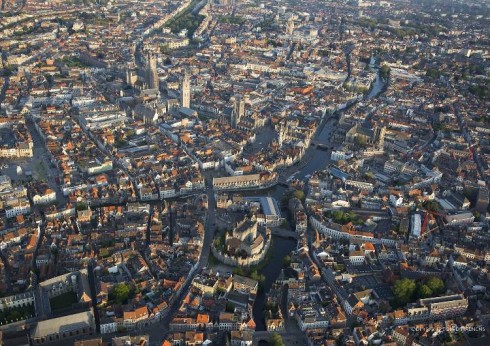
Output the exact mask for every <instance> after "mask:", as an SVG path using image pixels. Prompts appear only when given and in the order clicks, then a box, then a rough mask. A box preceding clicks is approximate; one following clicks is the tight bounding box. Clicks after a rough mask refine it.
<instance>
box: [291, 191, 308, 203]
mask: <svg viewBox="0 0 490 346" xmlns="http://www.w3.org/2000/svg"><path fill="white" fill-rule="evenodd" d="M293 196H294V197H296V198H297V199H299V200H301V201H304V200H305V193H304V192H303V190H296V191H294V193H293Z"/></svg>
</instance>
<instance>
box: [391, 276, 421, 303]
mask: <svg viewBox="0 0 490 346" xmlns="http://www.w3.org/2000/svg"><path fill="white" fill-rule="evenodd" d="M416 288H417V285H416V284H415V281H414V280H410V279H401V280H397V281H395V284H394V285H393V294H394V295H395V300H396V302H397V303H399V304H400V305H405V304H407V303H409V302H410V301H411V300H412V299H413V296H414V293H415V289H416Z"/></svg>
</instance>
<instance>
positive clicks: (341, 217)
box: [325, 210, 362, 225]
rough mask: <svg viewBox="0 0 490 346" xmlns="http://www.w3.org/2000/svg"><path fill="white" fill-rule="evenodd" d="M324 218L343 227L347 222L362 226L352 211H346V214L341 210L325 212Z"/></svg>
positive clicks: (359, 219)
mask: <svg viewBox="0 0 490 346" xmlns="http://www.w3.org/2000/svg"><path fill="white" fill-rule="evenodd" d="M325 217H327V218H332V219H333V221H334V222H335V223H338V224H341V225H345V224H347V223H349V222H352V223H353V224H356V225H360V224H362V219H361V218H360V217H359V216H357V215H356V214H355V213H354V212H352V211H348V212H344V211H342V210H334V211H327V212H326V213H325Z"/></svg>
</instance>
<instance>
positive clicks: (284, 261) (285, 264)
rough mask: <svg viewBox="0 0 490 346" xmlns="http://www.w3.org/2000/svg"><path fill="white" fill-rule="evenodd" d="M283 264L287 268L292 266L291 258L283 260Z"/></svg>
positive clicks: (287, 257)
mask: <svg viewBox="0 0 490 346" xmlns="http://www.w3.org/2000/svg"><path fill="white" fill-rule="evenodd" d="M282 263H283V264H284V266H285V267H289V265H290V264H291V257H290V256H287V255H286V256H284V258H283V259H282Z"/></svg>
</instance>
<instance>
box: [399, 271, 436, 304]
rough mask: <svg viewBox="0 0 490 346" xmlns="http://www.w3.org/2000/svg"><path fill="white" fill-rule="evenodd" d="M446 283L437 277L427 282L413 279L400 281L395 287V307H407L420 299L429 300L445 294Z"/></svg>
mask: <svg viewBox="0 0 490 346" xmlns="http://www.w3.org/2000/svg"><path fill="white" fill-rule="evenodd" d="M444 290H445V287H444V282H443V281H442V280H441V279H440V278H438V277H435V276H431V277H429V278H427V279H426V280H422V281H415V280H412V279H407V278H405V279H400V280H397V281H395V284H394V285H393V294H394V295H395V305H397V306H405V305H406V304H407V303H410V302H413V301H415V300H417V299H419V298H429V297H433V296H437V295H440V294H442V293H444Z"/></svg>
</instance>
